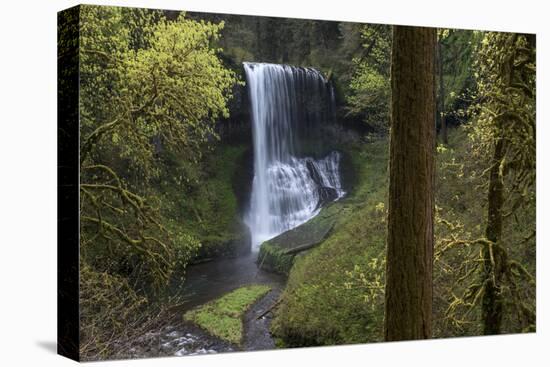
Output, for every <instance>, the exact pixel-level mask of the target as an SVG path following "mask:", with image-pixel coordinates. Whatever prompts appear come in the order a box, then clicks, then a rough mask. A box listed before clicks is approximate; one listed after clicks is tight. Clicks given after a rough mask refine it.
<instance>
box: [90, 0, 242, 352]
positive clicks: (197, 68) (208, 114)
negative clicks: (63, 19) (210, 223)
mask: <svg viewBox="0 0 550 367" xmlns="http://www.w3.org/2000/svg"><path fill="white" fill-rule="evenodd" d="M80 9H81V14H80V25H81V32H80V99H79V103H80V126H81V131H80V132H81V140H80V149H81V155H80V161H81V171H80V182H81V183H80V193H81V207H80V210H81V217H80V218H81V261H82V263H83V264H84V265H83V266H85V269H87V271H85V272H82V273H81V284H82V287H83V293H82V294H83V295H84V297H93V295H94V294H98V295H104V300H105V302H111V303H110V307H111V308H112V309H113V310H117V309H118V307H121V306H122V304H121V301H120V299H119V298H117V297H116V292H111V291H110V290H109V289H106V288H104V287H107V283H105V284H102V283H101V282H100V281H95V280H94V279H97V278H98V277H99V276H100V275H101V276H102V277H103V279H111V280H112V283H113V284H115V283H118V284H119V287H121V288H120V289H125V287H128V286H129V287H130V288H131V290H132V292H134V293H135V297H138V298H135V297H132V296H131V294H130V295H129V296H128V297H125V300H129V301H128V302H131V301H132V300H134V301H136V302H137V300H138V299H139V300H141V299H142V298H143V297H145V299H148V300H151V299H156V300H158V298H159V297H158V296H159V295H160V293H161V291H162V289H163V288H164V287H165V286H166V284H167V282H168V280H169V279H170V277H171V275H172V273H173V272H174V269H175V268H176V266H179V267H180V268H184V267H185V265H186V264H187V262H188V261H189V260H190V259H191V257H192V256H193V255H194V253H195V252H196V251H197V249H198V247H199V245H200V239H199V238H197V237H196V236H195V234H194V233H192V232H187V231H186V230H185V228H182V227H181V226H180V225H179V224H178V223H177V220H178V219H179V218H180V217H179V216H171V215H170V214H172V213H171V211H172V210H173V205H172V204H173V197H177V196H178V194H177V192H173V193H172V194H173V196H172V197H170V196H169V195H166V194H165V193H164V192H162V191H160V188H161V187H162V182H163V181H166V178H167V177H171V176H172V175H173V174H174V172H173V171H170V168H169V167H167V166H166V165H165V164H164V162H163V160H162V159H161V156H162V153H165V154H173V155H175V156H178V157H184V158H183V159H185V161H186V163H185V164H184V165H183V166H184V167H183V168H182V169H180V170H179V172H178V173H179V175H178V176H177V179H176V181H177V182H175V185H174V190H181V192H182V193H183V192H184V191H185V190H186V189H188V188H189V187H190V186H191V185H198V182H199V180H204V176H203V175H202V174H200V173H198V172H199V171H201V163H202V161H203V159H204V156H205V153H206V152H207V151H208V147H209V146H210V145H211V142H213V141H215V139H216V138H217V135H216V133H215V131H214V124H215V122H216V121H217V120H218V119H219V118H224V117H227V116H228V113H229V111H228V108H227V102H228V101H229V99H230V98H231V90H232V87H233V85H234V84H235V83H237V82H238V81H237V79H236V77H235V75H234V73H233V72H232V71H230V70H228V69H226V68H225V67H224V66H223V64H222V62H221V60H220V58H219V53H220V51H221V50H220V49H218V48H216V47H214V46H213V45H214V43H215V41H216V40H217V39H218V37H219V32H220V31H221V29H222V28H223V23H220V24H212V23H206V22H197V21H193V20H189V19H187V18H186V17H185V14H180V15H179V16H178V17H177V18H176V19H173V20H168V19H167V18H165V17H164V15H163V13H162V12H160V11H155V10H145V9H127V8H118V7H99V6H82V7H81V8H80ZM180 168H181V167H180ZM159 183H160V184H159ZM228 210H229V209H228ZM84 287H88V288H86V289H84ZM113 287H115V286H113ZM152 295H156V297H154V298H153V297H152ZM121 296H122V294H121ZM93 305H94V302H93V299H84V300H82V302H81V316H82V320H83V322H82V326H81V327H82V328H81V337H82V345H83V346H88V347H89V350H97V347H96V346H97V345H106V344H108V345H111V346H112V344H113V343H112V341H113V340H117V339H119V338H124V337H127V336H128V335H127V334H125V333H124V332H123V331H122V329H121V328H113V329H105V330H103V332H102V333H100V332H98V330H102V329H103V328H104V327H107V326H105V324H104V323H97V321H98V320H99V319H98V317H103V316H102V315H104V313H102V312H107V310H108V307H107V306H105V307H104V308H102V309H101V310H98V309H97V308H94V307H93ZM124 307H126V308H128V309H132V308H131V306H129V305H126V306H124ZM113 312H114V311H113ZM113 315H115V313H113ZM116 315H117V316H118V317H120V320H119V322H120V324H121V325H131V324H132V322H133V321H132V320H134V319H135V315H134V314H133V313H124V314H122V313H121V314H116ZM82 352H83V355H84V356H85V355H86V353H87V349H86V348H84V347H83V349H82ZM111 352H112V351H111Z"/></svg>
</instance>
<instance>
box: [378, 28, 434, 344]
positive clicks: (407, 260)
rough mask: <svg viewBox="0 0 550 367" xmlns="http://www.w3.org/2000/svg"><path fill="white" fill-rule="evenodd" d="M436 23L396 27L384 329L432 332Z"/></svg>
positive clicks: (406, 336)
mask: <svg viewBox="0 0 550 367" xmlns="http://www.w3.org/2000/svg"><path fill="white" fill-rule="evenodd" d="M436 42H437V35H436V29H435V28H420V27H405V26H395V27H394V28H393V48H392V66H391V87H392V102H391V133H390V163H389V165H390V167H389V171H390V182H389V203H388V237H387V258H386V259H387V262H386V264H387V265H386V296H385V297H386V302H385V320H384V331H385V339H386V340H387V341H395V340H410V339H425V338H430V337H431V335H432V323H431V319H432V268H433V216H434V178H435V175H434V172H435V171H434V170H435V167H434V149H435V115H436V113H435V112H436V101H435V85H436V83H435V65H434V62H435V52H436Z"/></svg>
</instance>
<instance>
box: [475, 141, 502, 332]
mask: <svg viewBox="0 0 550 367" xmlns="http://www.w3.org/2000/svg"><path fill="white" fill-rule="evenodd" d="M503 158H504V141H503V139H501V138H499V139H498V140H497V142H496V144H495V148H494V152H493V159H492V162H491V164H492V167H491V170H490V173H489V175H490V176H489V192H488V209H487V227H486V228H485V236H486V237H487V239H488V240H489V241H491V242H492V243H494V244H496V245H498V243H499V241H500V239H501V236H502V206H503V203H504V183H503V180H502V174H501V172H500V162H502V159H503ZM504 256H505V254H504V253H503V251H502V250H501V248H500V247H498V246H492V247H489V246H486V247H485V248H484V249H483V275H482V276H483V279H482V281H483V282H485V292H484V293H483V299H482V304H481V315H482V319H483V334H484V335H493V334H500V330H501V324H502V297H501V295H500V284H501V281H502V276H503V265H504V264H503V263H504Z"/></svg>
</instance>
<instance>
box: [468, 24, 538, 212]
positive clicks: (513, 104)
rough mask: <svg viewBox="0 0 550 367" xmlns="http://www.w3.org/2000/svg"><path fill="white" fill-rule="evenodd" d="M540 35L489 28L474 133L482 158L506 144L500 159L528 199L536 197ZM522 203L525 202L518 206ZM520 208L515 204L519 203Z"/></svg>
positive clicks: (479, 77) (504, 172) (481, 62)
mask: <svg viewBox="0 0 550 367" xmlns="http://www.w3.org/2000/svg"><path fill="white" fill-rule="evenodd" d="M534 37H535V36H534V35H520V34H516V33H495V32H488V33H487V34H486V35H485V37H484V38H483V41H482V43H481V45H480V47H479V50H478V56H477V60H476V66H477V68H478V72H477V74H476V76H477V84H478V91H479V92H478V96H477V101H478V103H477V104H475V105H474V106H472V110H473V114H474V116H475V117H476V124H475V125H474V131H473V133H472V135H471V137H472V139H474V140H475V142H476V152H477V153H478V154H479V155H480V156H487V155H490V154H488V152H492V150H493V147H494V145H495V143H496V141H498V140H502V141H503V142H504V146H505V153H504V159H503V160H502V162H499V165H500V171H501V175H502V176H509V182H510V184H511V187H510V190H511V191H512V192H513V193H515V194H518V195H520V200H521V201H523V202H526V201H529V200H534V191H533V189H534V186H533V185H534V182H535V159H536V141H535V140H536V115H535V107H536V66H535V62H536V50H535V45H534V42H535V41H534ZM518 205H519V204H518ZM514 206H515V205H514Z"/></svg>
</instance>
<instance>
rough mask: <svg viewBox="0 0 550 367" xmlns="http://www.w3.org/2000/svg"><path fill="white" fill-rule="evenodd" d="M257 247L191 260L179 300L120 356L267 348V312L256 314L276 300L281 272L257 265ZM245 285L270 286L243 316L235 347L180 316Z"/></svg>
mask: <svg viewBox="0 0 550 367" xmlns="http://www.w3.org/2000/svg"><path fill="white" fill-rule="evenodd" d="M257 256H258V253H257V252H251V253H249V254H247V255H244V256H241V257H236V258H229V259H227V258H225V259H218V260H214V261H210V262H206V263H202V264H197V265H191V266H189V267H188V269H187V275H186V280H185V283H184V285H183V288H182V290H181V292H182V295H183V298H184V299H185V302H184V304H183V305H182V306H181V307H178V308H176V309H175V310H174V311H173V312H174V315H172V316H173V317H170V322H169V323H167V324H166V325H164V326H163V327H162V328H161V329H160V330H155V331H151V332H148V333H146V334H145V335H143V336H141V337H140V338H139V339H138V340H136V342H135V343H134V345H133V346H132V347H131V348H130V349H129V350H128V352H127V353H125V354H124V355H122V356H121V357H122V358H139V357H141V358H150V357H162V356H183V355H197V354H210V353H220V352H232V351H237V350H264V349H273V348H274V347H275V345H274V342H273V340H272V338H271V335H270V333H269V326H270V323H271V317H272V316H271V313H268V314H266V315H265V316H263V317H261V318H259V319H258V316H260V315H261V314H262V313H264V312H265V311H266V310H267V309H269V308H270V307H271V306H272V305H273V304H274V303H275V302H276V301H277V299H278V297H279V295H280V293H281V291H282V288H283V287H284V282H285V279H284V277H282V276H280V275H277V274H273V273H268V272H266V271H263V270H260V269H258V267H257V266H256V263H255V260H256V257H257ZM248 284H266V285H269V286H271V287H272V290H271V291H270V292H269V293H268V294H267V295H265V296H264V297H263V298H262V299H260V300H259V301H258V302H256V303H255V304H254V305H253V306H252V307H251V309H250V310H248V312H247V313H246V314H245V316H244V320H243V321H244V328H245V333H244V341H243V345H242V347H241V348H239V349H236V348H235V346H232V345H230V344H229V343H227V342H224V341H223V340H221V339H219V338H216V337H213V336H211V335H210V334H208V333H206V332H205V331H203V330H202V329H200V328H199V327H197V326H195V325H194V324H192V323H190V322H186V321H184V320H183V314H184V313H185V312H186V311H188V310H190V309H192V308H194V307H196V306H199V305H202V304H205V303H207V302H209V301H212V300H214V299H216V298H219V297H221V296H222V295H224V294H226V293H227V292H230V291H232V290H234V289H236V288H239V287H241V286H244V285H248Z"/></svg>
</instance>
